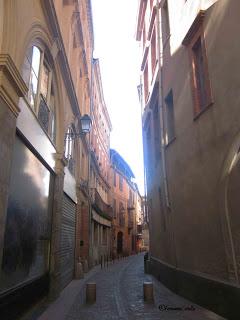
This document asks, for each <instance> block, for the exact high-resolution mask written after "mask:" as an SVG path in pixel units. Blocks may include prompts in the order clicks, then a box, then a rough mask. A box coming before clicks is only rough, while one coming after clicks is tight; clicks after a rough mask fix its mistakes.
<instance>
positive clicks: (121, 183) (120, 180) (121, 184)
mask: <svg viewBox="0 0 240 320" xmlns="http://www.w3.org/2000/svg"><path fill="white" fill-rule="evenodd" d="M119 190H120V191H123V177H122V176H121V175H119Z"/></svg>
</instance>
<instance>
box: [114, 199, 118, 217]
mask: <svg viewBox="0 0 240 320" xmlns="http://www.w3.org/2000/svg"><path fill="white" fill-rule="evenodd" d="M113 218H114V219H116V218H117V202H116V199H113Z"/></svg>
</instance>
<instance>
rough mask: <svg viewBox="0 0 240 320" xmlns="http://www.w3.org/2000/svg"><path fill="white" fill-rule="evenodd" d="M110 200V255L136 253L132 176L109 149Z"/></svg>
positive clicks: (116, 155)
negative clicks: (111, 211) (111, 208)
mask: <svg viewBox="0 0 240 320" xmlns="http://www.w3.org/2000/svg"><path fill="white" fill-rule="evenodd" d="M110 159H111V170H110V174H111V178H110V179H111V198H112V207H113V221H112V253H113V255H114V256H118V255H130V254H132V253H136V249H137V247H136V244H137V215H136V193H137V189H136V186H135V184H134V182H133V181H132V179H133V178H134V174H133V172H132V170H131V168H130V167H129V165H128V164H127V163H126V161H125V160H124V159H123V158H122V157H121V156H120V154H119V153H118V152H117V151H115V150H113V149H111V150H110Z"/></svg>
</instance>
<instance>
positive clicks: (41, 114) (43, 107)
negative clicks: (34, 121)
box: [38, 97, 50, 132]
mask: <svg viewBox="0 0 240 320" xmlns="http://www.w3.org/2000/svg"><path fill="white" fill-rule="evenodd" d="M49 115H50V111H49V109H48V106H47V104H46V102H45V101H44V99H43V97H41V98H40V104H39V110H38V119H39V122H40V123H41V125H42V126H43V128H44V129H45V130H46V132H48V124H49Z"/></svg>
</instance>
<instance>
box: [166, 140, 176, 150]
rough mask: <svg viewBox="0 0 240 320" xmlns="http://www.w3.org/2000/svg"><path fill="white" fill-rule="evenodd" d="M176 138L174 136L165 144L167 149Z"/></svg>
mask: <svg viewBox="0 0 240 320" xmlns="http://www.w3.org/2000/svg"><path fill="white" fill-rule="evenodd" d="M175 140H176V137H173V138H172V139H171V140H170V141H169V142H168V143H167V144H166V145H165V149H167V148H168V147H169V146H170V145H171V144H172V143H173V142H174V141H175Z"/></svg>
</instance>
